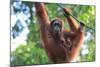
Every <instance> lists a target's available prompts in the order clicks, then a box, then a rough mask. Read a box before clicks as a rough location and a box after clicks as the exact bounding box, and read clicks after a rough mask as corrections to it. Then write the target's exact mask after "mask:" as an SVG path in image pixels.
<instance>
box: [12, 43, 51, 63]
mask: <svg viewBox="0 0 100 67" xmlns="http://www.w3.org/2000/svg"><path fill="white" fill-rule="evenodd" d="M36 45H37V44H36V43H30V44H27V45H20V46H19V47H18V48H17V49H16V50H15V51H13V52H12V53H11V58H12V60H11V65H30V64H47V63H49V61H48V58H47V55H46V53H45V51H44V49H43V48H38V47H36Z"/></svg>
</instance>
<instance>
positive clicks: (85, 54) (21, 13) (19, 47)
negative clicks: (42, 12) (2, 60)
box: [10, 0, 96, 65]
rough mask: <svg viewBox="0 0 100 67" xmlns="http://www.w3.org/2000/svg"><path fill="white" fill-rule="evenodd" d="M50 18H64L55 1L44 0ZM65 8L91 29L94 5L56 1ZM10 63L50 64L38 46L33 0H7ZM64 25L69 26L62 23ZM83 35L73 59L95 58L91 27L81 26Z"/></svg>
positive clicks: (92, 59)
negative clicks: (30, 0) (9, 3)
mask: <svg viewBox="0 0 100 67" xmlns="http://www.w3.org/2000/svg"><path fill="white" fill-rule="evenodd" d="M45 5H46V10H47V12H48V16H49V18H50V21H52V19H54V18H56V17H59V18H61V19H62V20H63V21H64V22H66V21H65V17H64V15H63V12H62V9H61V8H60V7H59V6H58V5H57V4H56V3H46V4H45ZM60 5H61V6H63V7H66V8H69V9H70V10H71V14H72V15H74V16H75V17H76V18H78V19H79V20H81V21H83V23H84V24H86V25H87V26H89V27H91V28H92V29H95V6H93V5H71V4H60ZM10 8H11V15H10V17H11V27H10V31H11V58H10V61H11V65H32V64H50V63H51V62H50V61H49V60H48V57H47V55H46V53H45V50H44V49H43V47H42V46H41V42H40V32H39V23H38V20H37V18H36V15H35V8H34V3H33V2H26V1H19V0H11V7H10ZM65 28H67V29H69V27H68V25H67V24H66V23H65ZM84 31H85V34H84V35H85V38H84V41H85V42H84V43H83V45H82V48H81V51H80V55H79V56H78V58H77V61H76V62H93V61H95V49H96V44H95V31H93V30H91V29H89V28H87V27H85V28H84Z"/></svg>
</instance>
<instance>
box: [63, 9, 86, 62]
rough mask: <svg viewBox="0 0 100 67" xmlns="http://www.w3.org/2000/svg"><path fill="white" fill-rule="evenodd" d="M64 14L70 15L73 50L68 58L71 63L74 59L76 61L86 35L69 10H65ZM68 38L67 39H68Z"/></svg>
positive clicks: (68, 17) (68, 19) (69, 22)
mask: <svg viewBox="0 0 100 67" xmlns="http://www.w3.org/2000/svg"><path fill="white" fill-rule="evenodd" d="M64 12H65V13H66V14H68V16H67V18H66V19H67V21H68V24H69V27H70V33H73V34H70V36H71V37H70V42H71V47H70V48H71V49H70V50H69V54H68V58H69V62H70V61H72V60H73V59H76V57H77V56H78V54H79V52H80V48H81V45H82V43H83V38H84V34H83V31H82V30H81V26H80V25H78V23H77V22H76V21H75V19H74V18H73V17H72V16H70V15H69V11H68V10H67V9H64ZM67 38H68V37H66V39H67Z"/></svg>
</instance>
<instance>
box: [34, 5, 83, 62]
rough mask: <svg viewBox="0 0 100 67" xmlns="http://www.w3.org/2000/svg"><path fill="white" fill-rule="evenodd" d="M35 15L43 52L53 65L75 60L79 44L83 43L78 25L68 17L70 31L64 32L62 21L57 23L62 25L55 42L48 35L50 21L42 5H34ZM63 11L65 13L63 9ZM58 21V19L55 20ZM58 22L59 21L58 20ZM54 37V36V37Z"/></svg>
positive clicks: (49, 34)
mask: <svg viewBox="0 0 100 67" xmlns="http://www.w3.org/2000/svg"><path fill="white" fill-rule="evenodd" d="M34 4H35V9H36V15H37V17H38V20H39V24H40V30H41V31H40V33H41V40H42V44H43V46H44V48H45V51H46V53H47V55H48V57H49V58H50V60H51V61H52V62H53V63H65V62H71V61H72V60H73V59H75V58H76V57H77V56H78V54H79V51H80V47H81V44H82V43H83V37H84V36H83V32H82V31H80V29H79V25H78V24H77V23H76V21H75V20H74V19H73V18H72V17H71V16H69V17H68V18H67V21H68V24H69V26H70V30H71V31H66V30H64V26H63V21H59V23H61V24H62V25H61V26H62V30H61V33H60V35H59V36H58V37H57V40H55V39H54V37H53V36H52V35H51V34H54V32H52V33H50V29H51V30H52V28H51V26H50V24H51V23H50V21H49V18H48V15H47V12H46V9H45V5H44V4H43V3H34ZM65 11H67V10H66V9H65ZM56 20H58V19H56ZM59 20H60V19H59ZM55 36H56V35H55Z"/></svg>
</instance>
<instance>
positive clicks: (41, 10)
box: [34, 2, 50, 30]
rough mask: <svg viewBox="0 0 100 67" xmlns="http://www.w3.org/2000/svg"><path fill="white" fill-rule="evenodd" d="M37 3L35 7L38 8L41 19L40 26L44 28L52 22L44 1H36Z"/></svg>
mask: <svg viewBox="0 0 100 67" xmlns="http://www.w3.org/2000/svg"><path fill="white" fill-rule="evenodd" d="M34 4H35V9H36V15H37V17H38V20H39V24H40V26H41V27H40V28H41V29H42V30H44V29H45V28H46V27H48V25H49V24H50V21H49V18H48V15H47V12H46V10H45V6H44V4H43V3H38V2H36V3H34Z"/></svg>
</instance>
